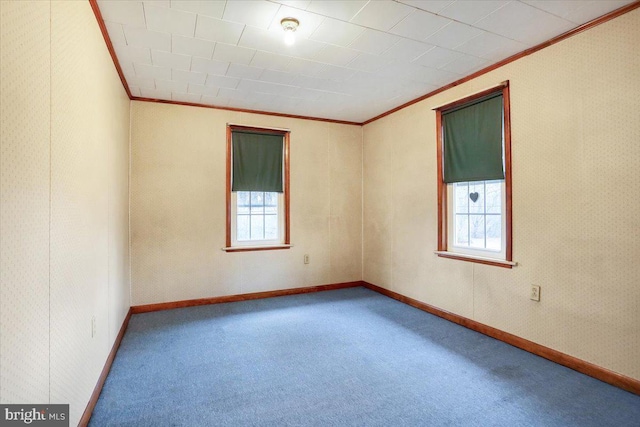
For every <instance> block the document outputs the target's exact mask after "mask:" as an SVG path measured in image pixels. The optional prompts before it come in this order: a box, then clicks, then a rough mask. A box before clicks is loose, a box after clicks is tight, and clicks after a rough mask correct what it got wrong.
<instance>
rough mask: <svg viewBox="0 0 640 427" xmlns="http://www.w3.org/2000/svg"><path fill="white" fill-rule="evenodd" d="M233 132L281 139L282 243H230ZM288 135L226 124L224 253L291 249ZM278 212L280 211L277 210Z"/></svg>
mask: <svg viewBox="0 0 640 427" xmlns="http://www.w3.org/2000/svg"><path fill="white" fill-rule="evenodd" d="M234 131H244V132H256V133H268V134H273V135H280V136H282V138H283V147H284V159H283V167H284V177H283V179H284V186H283V187H284V188H283V194H282V200H283V204H284V206H283V207H282V211H283V212H284V218H283V219H281V218H278V220H279V221H280V222H281V223H282V222H284V241H283V242H282V243H276V244H274V243H273V241H272V240H270V241H267V242H265V244H260V243H259V241H252V242H251V245H242V244H236V245H234V244H233V243H234V242H233V241H232V235H233V233H232V227H233V225H234V224H235V221H234V220H233V212H234V209H233V206H232V203H233V201H234V200H235V199H236V197H233V195H232V192H231V179H232V177H231V175H232V171H233V164H232V152H233V145H232V144H233V143H232V140H231V138H232V133H233V132H234ZM290 134H291V131H289V130H286V129H270V128H259V127H253V126H243V125H234V124H227V161H226V163H227V170H226V216H227V218H226V219H227V221H226V223H227V224H226V246H225V247H224V248H223V250H224V251H226V252H246V251H265V250H277V249H289V248H290V247H291V233H290V209H289V207H290V178H289V177H290V168H289V143H290ZM279 211H280V209H279Z"/></svg>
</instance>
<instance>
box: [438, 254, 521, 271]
mask: <svg viewBox="0 0 640 427" xmlns="http://www.w3.org/2000/svg"><path fill="white" fill-rule="evenodd" d="M434 253H435V254H436V255H438V256H439V257H443V258H451V259H457V260H460V261H469V262H477V263H479V264H485V265H495V266H496V267H503V268H512V267H515V266H516V265H518V263H517V262H513V261H505V260H502V259H495V258H485V257H480V256H476V255H467V254H461V253H456V252H448V251H435V252H434Z"/></svg>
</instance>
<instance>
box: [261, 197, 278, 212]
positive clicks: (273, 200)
mask: <svg viewBox="0 0 640 427" xmlns="http://www.w3.org/2000/svg"><path fill="white" fill-rule="evenodd" d="M264 212H265V213H268V214H277V213H278V193H264Z"/></svg>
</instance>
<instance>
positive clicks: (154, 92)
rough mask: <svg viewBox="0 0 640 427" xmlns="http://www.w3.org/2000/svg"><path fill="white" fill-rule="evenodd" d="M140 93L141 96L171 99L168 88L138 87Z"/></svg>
mask: <svg viewBox="0 0 640 427" xmlns="http://www.w3.org/2000/svg"><path fill="white" fill-rule="evenodd" d="M140 94H141V95H142V97H143V98H150V99H171V92H170V91H168V90H158V89H147V88H140Z"/></svg>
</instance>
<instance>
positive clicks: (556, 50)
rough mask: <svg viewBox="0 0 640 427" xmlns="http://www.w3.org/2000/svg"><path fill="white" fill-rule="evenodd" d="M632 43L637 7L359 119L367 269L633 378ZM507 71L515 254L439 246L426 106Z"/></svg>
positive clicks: (638, 29)
mask: <svg viewBox="0 0 640 427" xmlns="http://www.w3.org/2000/svg"><path fill="white" fill-rule="evenodd" d="M638 46H640V10H635V11H633V12H630V13H628V14H626V15H624V16H622V17H619V18H617V19H615V20H613V21H610V22H608V23H606V24H603V25H600V26H598V27H596V28H594V29H591V30H589V31H586V32H584V33H581V34H579V35H577V36H574V37H571V38H569V39H567V40H565V41H563V42H561V43H558V44H556V45H553V46H551V47H549V48H546V49H543V50H541V51H539V52H537V53H535V54H533V55H530V56H527V57H525V58H523V59H520V60H518V61H515V62H513V63H511V64H509V65H507V66H505V67H502V68H499V69H497V70H495V71H492V72H490V73H488V74H486V75H483V76H481V77H479V78H476V79H474V80H472V81H469V82H467V83H464V84H462V85H460V86H457V87H455V88H452V89H450V90H448V91H445V92H443V93H441V94H438V95H436V96H434V97H432V98H429V99H427V100H424V101H422V102H420V103H418V104H415V105H413V106H411V107H409V108H406V109H403V110H401V111H399V112H397V113H395V114H392V115H390V116H387V117H386V118H383V119H381V120H378V121H376V122H373V123H371V124H369V125H366V126H365V127H364V155H363V156H364V171H363V176H364V180H363V181H364V191H363V194H364V196H363V197H364V208H363V212H364V227H363V228H364V238H363V248H364V249H363V251H364V260H365V262H364V266H363V276H364V280H366V281H369V282H371V283H374V284H377V285H380V286H383V287H386V288H389V289H392V290H394V291H397V292H400V293H402V294H405V295H408V296H410V297H413V298H416V299H418V300H421V301H424V302H427V303H429V304H432V305H435V306H437V307H440V308H443V309H446V310H449V311H452V312H455V313H458V314H460V315H462V316H466V317H469V318H472V319H474V320H477V321H479V322H482V323H485V324H488V325H491V326H494V327H496V328H498V329H502V330H505V331H508V332H511V333H514V334H516V335H518V336H521V337H524V338H527V339H529V340H532V341H535V342H537V343H540V344H543V345H546V346H549V347H552V348H554V349H557V350H559V351H562V352H565V353H568V354H570V355H573V356H576V357H579V358H581V359H584V360H587V361H590V362H593V363H595V364H597V365H600V366H604V367H606V368H609V369H611V370H613V371H616V372H620V373H622V374H625V375H628V376H631V377H633V378H638V379H640V363H638V361H639V360H640V286H638V277H640V263H638V259H640V216H639V215H638V211H639V210H640V199H638V197H637V195H638V194H640V144H639V143H638V141H640V120H638V111H640V100H639V98H638V96H637V95H638V94H639V93H640V55H638ZM507 79H508V80H509V81H510V84H511V115H512V120H511V124H512V150H513V157H512V163H513V256H514V261H516V262H518V264H519V265H518V266H517V267H515V268H513V269H511V270H509V269H504V268H499V267H492V266H485V265H481V264H473V263H469V262H464V261H457V260H451V259H444V258H439V257H437V256H436V255H434V254H433V251H434V250H435V249H436V246H437V227H436V225H437V224H436V222H437V210H436V207H437V205H436V203H437V194H436V142H435V113H434V112H433V111H432V108H433V107H435V106H438V105H442V104H445V103H448V102H450V101H453V100H456V99H459V98H462V97H464V96H466V95H469V94H472V93H475V92H478V91H480V90H482V89H485V88H488V87H492V86H495V85H497V84H499V83H500V82H502V81H504V80H507ZM531 284H538V285H541V286H542V292H541V294H542V300H541V301H540V302H539V303H538V302H533V301H530V300H529V298H528V295H529V288H530V285H531Z"/></svg>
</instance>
